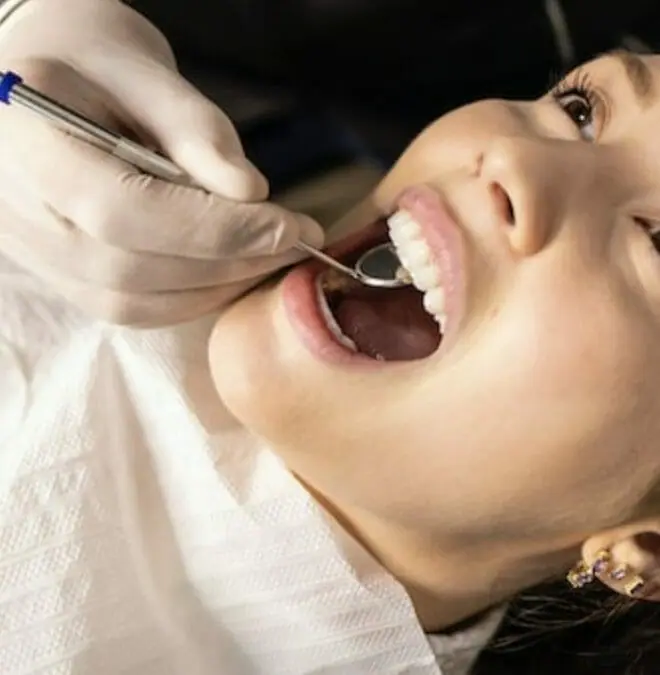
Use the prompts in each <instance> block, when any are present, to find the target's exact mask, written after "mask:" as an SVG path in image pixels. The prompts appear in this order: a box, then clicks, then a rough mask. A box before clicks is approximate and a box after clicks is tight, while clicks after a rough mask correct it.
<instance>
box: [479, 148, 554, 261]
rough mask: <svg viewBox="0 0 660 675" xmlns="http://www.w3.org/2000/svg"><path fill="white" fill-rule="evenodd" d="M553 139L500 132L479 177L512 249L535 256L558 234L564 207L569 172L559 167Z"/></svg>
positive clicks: (486, 156) (518, 252) (483, 163)
mask: <svg viewBox="0 0 660 675" xmlns="http://www.w3.org/2000/svg"><path fill="white" fill-rule="evenodd" d="M547 145H548V141H545V140H542V139H534V138H522V137H521V138H518V137H500V138H498V139H496V140H495V141H493V142H492V143H491V144H490V145H489V147H488V148H487V149H486V151H485V152H484V154H483V156H482V158H481V166H480V171H479V176H480V179H481V180H482V181H483V182H484V183H485V187H486V190H487V193H488V198H489V199H490V200H491V208H492V210H493V212H494V214H495V219H496V222H497V224H498V226H500V227H501V228H502V230H503V232H504V235H505V237H506V239H507V241H508V243H509V246H510V247H511V250H512V251H513V252H514V253H515V254H517V255H520V256H532V255H534V254H536V253H538V252H539V251H540V250H542V249H543V248H544V247H545V246H546V245H547V243H548V242H549V241H550V240H551V239H552V237H553V234H554V233H553V228H554V226H555V223H557V222H558V218H557V209H558V208H561V207H560V206H559V204H560V203H561V186H560V185H558V184H557V182H558V181H559V182H561V181H562V180H563V178H562V177H563V176H565V174H566V172H565V171H563V170H562V167H561V166H557V167H554V166H553V164H554V163H555V162H554V155H555V154H556V153H554V152H552V151H550V152H549V151H548V147H547Z"/></svg>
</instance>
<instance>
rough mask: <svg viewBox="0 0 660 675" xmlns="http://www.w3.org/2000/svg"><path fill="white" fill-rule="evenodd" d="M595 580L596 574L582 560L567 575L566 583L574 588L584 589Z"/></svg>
mask: <svg viewBox="0 0 660 675" xmlns="http://www.w3.org/2000/svg"><path fill="white" fill-rule="evenodd" d="M593 580H594V574H593V570H592V568H591V567H589V566H588V565H587V564H586V563H585V562H584V560H580V562H579V563H577V564H576V565H575V566H574V567H573V568H572V569H571V571H570V572H569V573H568V574H567V575H566V581H568V583H569V584H570V585H571V586H572V587H573V588H576V589H577V588H584V587H585V586H586V585H587V584H590V583H591V582H592V581H593Z"/></svg>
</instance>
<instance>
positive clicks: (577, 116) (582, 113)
mask: <svg viewBox="0 0 660 675" xmlns="http://www.w3.org/2000/svg"><path fill="white" fill-rule="evenodd" d="M551 93H552V97H553V98H554V100H555V102H556V103H557V105H558V106H559V107H560V108H561V109H562V110H563V111H564V112H565V113H566V115H567V116H568V117H569V118H570V120H571V121H572V122H573V124H575V126H576V127H577V129H578V131H579V132H580V135H581V136H582V138H583V139H584V140H585V141H588V142H590V143H591V142H593V141H595V140H596V132H597V129H596V126H597V125H596V120H595V110H596V106H597V104H598V102H599V99H598V96H597V95H596V93H595V91H594V89H593V87H591V85H590V84H589V80H588V79H587V76H586V75H581V74H580V73H577V74H575V75H574V76H573V77H572V79H571V80H570V81H564V82H560V83H559V84H558V85H557V86H556V87H555V88H554V89H553V90H552V92H551Z"/></svg>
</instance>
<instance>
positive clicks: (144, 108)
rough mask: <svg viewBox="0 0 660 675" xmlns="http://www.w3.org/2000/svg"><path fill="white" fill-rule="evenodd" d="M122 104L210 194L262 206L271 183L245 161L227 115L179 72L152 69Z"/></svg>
mask: <svg viewBox="0 0 660 675" xmlns="http://www.w3.org/2000/svg"><path fill="white" fill-rule="evenodd" d="M135 81H136V83H137V82H138V81H139V86H135V87H131V88H130V90H128V91H127V92H126V94H125V97H124V99H123V100H122V101H121V103H122V104H123V105H124V106H125V107H126V110H127V112H128V114H130V116H131V117H133V118H134V119H135V120H136V121H137V122H138V123H139V124H140V126H142V127H143V128H144V129H146V130H147V132H148V133H149V134H150V135H151V136H152V137H153V138H154V139H155V140H156V141H157V143H158V144H159V146H160V147H161V149H162V150H163V152H164V153H165V154H166V155H167V156H168V157H170V158H171V159H172V160H173V161H174V162H175V163H176V164H178V165H179V166H181V168H183V169H184V170H185V171H186V172H187V173H188V174H190V176H192V178H193V179H194V180H195V181H196V182H197V183H198V184H200V185H202V186H203V187H205V188H206V189H208V190H210V191H211V192H214V193H215V194H218V195H221V196H223V197H226V198H228V199H233V200H236V201H261V200H263V199H266V197H267V196H268V182H267V180H266V178H265V177H264V176H263V174H261V172H260V171H259V170H258V169H257V168H256V167H255V166H254V165H253V164H252V163H251V162H250V161H249V160H248V159H247V158H246V157H245V152H244V150H243V146H242V144H241V141H240V139H239V137H238V133H237V132H236V129H235V127H234V125H233V124H232V122H231V121H230V119H229V118H228V117H227V115H226V114H225V113H224V112H223V111H222V110H220V108H218V107H217V106H216V105H215V104H214V103H213V102H211V101H210V100H209V99H207V98H206V97H205V96H204V95H203V94H201V93H200V92H199V91H198V90H197V89H196V88H195V87H194V86H193V85H192V84H191V83H190V82H188V81H187V80H185V79H184V78H183V77H182V76H181V75H180V74H179V73H176V72H174V71H171V70H170V69H168V68H167V67H165V66H161V65H160V64H153V67H152V68H150V72H149V73H148V77H143V78H140V79H139V80H138V78H137V77H136V78H135Z"/></svg>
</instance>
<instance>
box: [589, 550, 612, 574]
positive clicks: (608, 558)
mask: <svg viewBox="0 0 660 675" xmlns="http://www.w3.org/2000/svg"><path fill="white" fill-rule="evenodd" d="M611 565H612V553H611V552H610V551H608V550H607V549H606V548H602V549H601V550H600V551H598V553H596V558H595V559H594V564H593V565H592V566H591V568H592V570H593V573H594V576H595V575H596V574H605V572H607V571H608V570H609V569H610V567H611Z"/></svg>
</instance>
